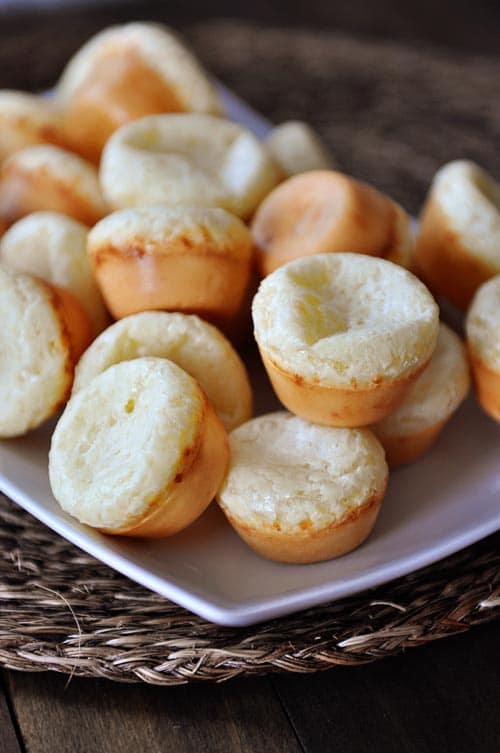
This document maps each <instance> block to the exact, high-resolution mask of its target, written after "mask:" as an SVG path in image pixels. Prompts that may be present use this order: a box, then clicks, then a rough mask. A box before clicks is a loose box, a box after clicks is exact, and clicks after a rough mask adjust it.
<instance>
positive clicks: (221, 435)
mask: <svg viewBox="0 0 500 753" xmlns="http://www.w3.org/2000/svg"><path fill="white" fill-rule="evenodd" d="M228 458H229V450H228V442H227V435H226V431H225V429H224V427H223V425H222V423H221V421H220V419H219V418H218V416H217V415H216V413H215V411H214V409H213V407H212V405H211V404H210V403H209V401H208V400H207V398H206V396H205V395H204V393H203V392H202V390H201V388H200V387H199V385H198V384H197V382H196V381H195V380H194V379H193V378H192V377H190V376H189V374H186V372H185V371H183V370H182V369H181V368H180V367H179V366H176V365H175V364H174V363H172V362H171V361H168V360H166V359H164V358H137V359H135V360H133V361H124V362H122V363H119V364H116V365H114V366H111V367H110V368H109V369H107V370H106V371H104V372H103V373H102V374H99V375H98V376H97V377H95V379H92V381H91V382H90V383H89V384H88V385H87V386H86V387H84V388H83V389H82V390H80V391H79V392H77V394H76V395H73V397H72V398H71V400H70V401H69V403H68V405H67V406H66V409H65V411H64V413H63V415H62V416H61V418H60V420H59V422H58V424H57V426H56V429H55V431H54V434H53V437H52V443H51V447H50V454H49V478H50V484H51V488H52V491H53V493H54V496H55V498H56V499H57V501H58V502H59V504H60V505H61V506H62V508H63V509H64V510H65V511H66V512H68V513H70V514H71V515H74V516H75V517H77V518H78V520H80V521H81V522H82V523H86V524H87V525H90V526H93V527H96V528H99V529H101V530H102V531H103V532H105V533H110V534H114V535H124V536H141V537H147V538H156V537H162V536H170V535H172V534H174V533H176V532H177V531H180V530H182V529H183V528H185V527H186V526H187V525H189V524H190V523H192V522H193V520H196V518H197V517H198V516H199V515H201V513H202V512H203V511H204V510H205V508H206V507H207V506H208V505H209V504H210V502H211V500H212V498H213V497H214V495H215V493H216V491H217V489H218V487H219V485H220V483H221V481H222V478H223V476H224V473H225V471H226V467H227V463H228Z"/></svg>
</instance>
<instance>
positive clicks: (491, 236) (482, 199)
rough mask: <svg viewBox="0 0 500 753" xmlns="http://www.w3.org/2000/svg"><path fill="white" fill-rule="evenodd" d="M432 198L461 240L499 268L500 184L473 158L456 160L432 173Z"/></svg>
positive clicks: (484, 259)
mask: <svg viewBox="0 0 500 753" xmlns="http://www.w3.org/2000/svg"><path fill="white" fill-rule="evenodd" d="M431 198H432V199H433V200H434V201H436V202H437V203H438V205H439V208H440V209H441V211H442V212H444V214H445V215H446V217H447V218H448V220H449V221H450V223H451V224H452V227H453V229H454V231H455V233H456V234H457V235H458V236H459V239H460V242H461V244H462V245H463V246H465V247H466V248H467V249H470V250H471V251H473V252H474V253H475V254H476V255H477V256H479V257H480V258H482V259H483V261H485V262H486V263H488V264H491V265H493V266H494V268H495V269H498V270H499V271H500V251H499V244H500V185H499V184H498V183H496V182H495V181H494V180H493V179H492V178H491V177H490V176H489V175H488V173H486V172H485V171H484V170H482V169H481V168H480V167H479V166H478V165H476V164H474V162H469V161H467V160H456V161H454V162H450V163H448V164H447V165H445V166H444V167H442V168H441V169H440V170H438V172H437V173H436V175H435V176H434V180H433V182H432V187H431Z"/></svg>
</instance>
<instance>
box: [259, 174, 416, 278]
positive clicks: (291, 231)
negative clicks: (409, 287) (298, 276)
mask: <svg viewBox="0 0 500 753" xmlns="http://www.w3.org/2000/svg"><path fill="white" fill-rule="evenodd" d="M252 234H253V237H254V241H255V245H256V247H257V249H258V251H259V263H260V267H261V271H262V274H263V275H267V274H269V273H270V272H272V271H273V270H275V269H277V268H278V267H280V266H281V265H282V264H286V263H287V262H289V261H292V260H293V259H297V258H300V257H302V256H310V255H312V254H320V253H337V252H344V251H347V252H355V253H361V254H370V255H372V256H381V257H384V258H386V259H389V261H394V262H396V263H403V264H407V263H408V260H407V259H408V253H409V251H408V249H409V247H411V233H410V225H409V218H408V215H407V214H406V212H404V210H403V209H402V208H401V207H399V206H398V205H397V204H395V203H394V202H393V201H392V200H391V199H389V198H388V197H387V196H384V195H383V194H382V193H380V192H379V191H377V190H375V189H374V188H372V187H371V186H369V185H367V184H366V183H361V182H360V181H357V180H354V178H351V177H349V176H348V175H344V174H343V173H339V172H335V171H333V170H313V171H311V172H307V173H302V174H301V175H295V176H294V177H292V178H289V179H288V180H286V181H285V182H284V183H282V184H281V185H279V186H278V187H277V188H275V189H274V190H273V191H272V192H271V193H270V194H269V196H267V198H266V199H265V200H264V201H263V202H262V204H261V205H260V206H259V208H258V210H257V212H256V214H255V217H254V219H253V222H252Z"/></svg>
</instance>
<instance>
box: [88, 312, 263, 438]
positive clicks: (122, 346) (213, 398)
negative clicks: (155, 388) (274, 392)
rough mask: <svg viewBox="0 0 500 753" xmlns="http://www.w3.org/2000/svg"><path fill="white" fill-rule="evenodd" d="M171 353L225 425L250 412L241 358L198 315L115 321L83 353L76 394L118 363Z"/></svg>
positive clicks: (160, 315)
mask: <svg viewBox="0 0 500 753" xmlns="http://www.w3.org/2000/svg"><path fill="white" fill-rule="evenodd" d="M144 356H155V357H157V358H168V359H170V360H171V361H173V362H174V363H176V364H177V365H178V366H180V367H181V368H182V369H184V371H187V373H188V374H191V376H192V377H193V378H194V379H196V381H197V382H198V383H199V384H200V386H201V387H202V389H203V390H204V392H205V394H206V395H207V397H208V399H209V400H210V402H211V403H212V405H213V406H214V408H215V410H216V411H217V413H218V415H219V416H220V418H221V420H222V422H223V423H224V426H225V427H226V429H228V431H229V430H231V429H235V428H236V427H237V426H239V425H240V424H242V423H243V422H244V421H248V419H249V418H250V417H251V415H252V391H251V388H250V383H249V381H248V376H247V372H246V369H245V366H244V365H243V362H242V360H241V358H240V357H239V356H238V354H237V353H236V351H235V350H234V348H233V347H232V345H231V344H230V342H229V341H228V340H226V338H225V337H224V335H222V334H221V333H220V332H219V330H218V329H216V328H215V327H212V325H211V324H208V323H207V322H204V321H203V320H202V319H199V318H198V317H197V316H188V315H187V314H179V313H167V312H165V311H146V312H144V313H142V314H134V315H133V316H127V317H125V319H121V320H120V321H119V322H115V324H113V325H112V326H111V327H108V329H107V330H106V331H105V332H103V333H102V334H101V335H100V336H99V337H98V338H97V340H94V342H93V343H92V345H91V346H90V347H89V348H87V350H86V351H85V353H84V354H83V356H82V357H81V359H80V361H79V363H78V366H77V369H76V373H75V381H74V383H73V394H75V393H76V392H78V391H79V390H81V389H82V388H83V387H85V386H86V385H87V384H88V383H89V382H90V381H91V380H92V379H94V377H96V376H97V375H98V374H100V373H101V372H103V371H105V370H106V369H108V368H109V367H110V366H112V365H113V364H115V363H120V362H121V361H130V360H132V359H134V358H142V357H144Z"/></svg>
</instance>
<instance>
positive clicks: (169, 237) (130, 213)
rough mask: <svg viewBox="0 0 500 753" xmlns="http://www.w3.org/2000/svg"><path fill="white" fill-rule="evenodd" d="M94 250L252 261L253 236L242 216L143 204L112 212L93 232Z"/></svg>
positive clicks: (219, 211) (91, 242) (90, 238)
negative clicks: (203, 255) (215, 256)
mask: <svg viewBox="0 0 500 753" xmlns="http://www.w3.org/2000/svg"><path fill="white" fill-rule="evenodd" d="M88 247H89V251H90V253H92V254H94V255H95V256H97V257H99V255H100V254H101V253H106V251H107V250H109V249H110V248H112V249H114V250H116V251H118V252H121V253H123V254H124V255H127V253H129V254H132V255H133V254H134V253H137V251H138V250H139V249H140V250H141V252H143V253H146V254H170V253H198V254H216V255H221V256H230V257H232V258H234V259H241V260H244V261H248V260H249V259H251V257H252V253H253V250H252V238H251V235H250V232H249V231H248V229H247V228H246V226H245V225H244V224H243V222H241V220H240V219H238V217H235V216H234V215H232V214H230V213H229V212H226V211H225V210H224V209H217V208H211V207H208V208H206V207H164V206H152V207H140V208H138V209H122V210H121V211H118V212H113V214H110V215H108V216H107V217H105V218H104V219H103V220H101V221H100V222H99V223H97V225H95V226H94V227H93V228H92V230H91V231H90V234H89V239H88Z"/></svg>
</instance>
